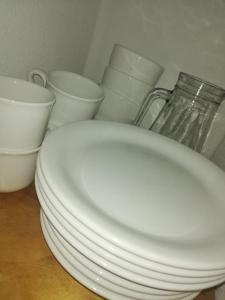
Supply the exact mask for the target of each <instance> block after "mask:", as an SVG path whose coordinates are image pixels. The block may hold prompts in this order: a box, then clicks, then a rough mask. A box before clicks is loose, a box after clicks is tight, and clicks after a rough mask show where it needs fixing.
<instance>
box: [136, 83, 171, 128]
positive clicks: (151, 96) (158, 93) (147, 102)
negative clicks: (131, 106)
mask: <svg viewBox="0 0 225 300" xmlns="http://www.w3.org/2000/svg"><path fill="white" fill-rule="evenodd" d="M171 93H172V91H171V90H167V89H163V88H155V89H152V90H151V91H150V92H148V94H147V95H146V97H145V99H144V101H143V104H142V105H141V108H140V110H139V112H138V114H137V116H136V118H135V120H134V122H133V125H136V126H140V124H141V122H142V121H143V119H144V117H145V115H146V114H147V112H148V110H149V108H150V106H151V105H152V104H153V103H154V102H155V101H156V100H158V99H163V100H165V103H164V105H165V104H166V103H167V102H168V101H169V99H170V95H171ZM164 105H163V107H164ZM163 107H162V108H161V110H162V109H163ZM159 113H160V112H159Z"/></svg>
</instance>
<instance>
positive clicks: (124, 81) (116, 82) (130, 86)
mask: <svg viewBox="0 0 225 300" xmlns="http://www.w3.org/2000/svg"><path fill="white" fill-rule="evenodd" d="M102 85H103V86H105V87H107V88H109V89H111V90H114V91H117V92H118V93H119V94H121V95H124V96H126V97H127V98H129V99H130V100H131V101H133V102H135V103H137V104H138V105H141V104H142V102H143V100H144V98H145V96H146V95H147V93H148V92H149V91H150V90H152V89H153V86H152V85H150V84H147V83H145V82H142V81H140V80H138V79H136V78H135V77H132V76H130V75H128V74H125V73H122V72H120V71H118V70H116V69H113V68H112V67H107V68H106V69H105V73H104V75H103V79H102Z"/></svg>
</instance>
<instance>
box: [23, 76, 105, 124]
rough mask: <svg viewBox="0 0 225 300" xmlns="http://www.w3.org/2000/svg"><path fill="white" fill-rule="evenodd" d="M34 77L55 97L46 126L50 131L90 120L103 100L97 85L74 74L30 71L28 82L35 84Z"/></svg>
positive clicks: (101, 91) (101, 92) (100, 89)
mask: <svg viewBox="0 0 225 300" xmlns="http://www.w3.org/2000/svg"><path fill="white" fill-rule="evenodd" d="M36 76H38V77H40V78H41V79H42V81H43V85H44V87H47V88H48V89H49V90H51V91H52V92H53V93H54V94H55V97H56V103H55V105H54V107H53V110H52V113H51V116H50V120H49V124H48V128H49V129H50V130H52V129H55V128H56V127H59V126H62V125H64V124H67V123H71V122H77V121H81V120H88V119H92V118H93V117H94V115H95V113H96V111H97V109H98V107H99V105H100V103H101V101H102V100H103V98H104V93H103V90H102V88H101V87H100V86H99V85H97V84H96V83H95V82H93V81H91V80H89V79H87V78H85V77H83V76H81V75H79V74H76V73H72V72H67V71H51V72H49V73H45V72H43V71H41V70H32V71H31V72H30V73H29V80H30V81H33V82H35V77H36Z"/></svg>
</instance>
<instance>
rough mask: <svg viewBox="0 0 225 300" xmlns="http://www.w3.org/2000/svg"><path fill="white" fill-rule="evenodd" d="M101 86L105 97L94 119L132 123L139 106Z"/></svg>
mask: <svg viewBox="0 0 225 300" xmlns="http://www.w3.org/2000/svg"><path fill="white" fill-rule="evenodd" d="M103 88H104V93H105V99H104V100H103V101H102V103H101V105H100V107H99V110H98V112H97V114H96V116H95V119H96V120H109V121H115V122H121V123H128V124H130V123H132V122H133V121H134V119H135V117H136V115H137V113H138V111H139V106H138V105H137V104H136V103H134V102H132V101H130V99H129V98H127V97H126V96H123V95H121V94H119V93H117V92H116V91H113V90H111V89H109V88H107V87H105V86H103Z"/></svg>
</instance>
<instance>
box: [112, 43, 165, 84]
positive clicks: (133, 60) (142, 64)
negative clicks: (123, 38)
mask: <svg viewBox="0 0 225 300" xmlns="http://www.w3.org/2000/svg"><path fill="white" fill-rule="evenodd" d="M109 64H110V66H111V67H112V68H114V69H116V70H118V71H121V72H124V73H127V74H129V75H131V76H133V77H135V78H137V79H139V80H142V81H144V82H146V83H147V84H150V85H153V86H154V85H155V84H156V82H157V81H158V80H159V78H160V76H161V75H162V73H163V71H164V69H163V67H162V66H160V65H159V64H158V63H156V62H153V61H152V60H149V59H147V58H145V57H143V56H141V55H139V54H137V53H135V52H133V51H131V50H129V49H127V48H125V47H123V46H121V45H118V44H115V46H114V48H113V51H112V54H111V57H110V62H109Z"/></svg>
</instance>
